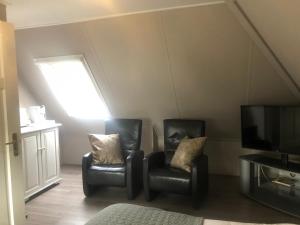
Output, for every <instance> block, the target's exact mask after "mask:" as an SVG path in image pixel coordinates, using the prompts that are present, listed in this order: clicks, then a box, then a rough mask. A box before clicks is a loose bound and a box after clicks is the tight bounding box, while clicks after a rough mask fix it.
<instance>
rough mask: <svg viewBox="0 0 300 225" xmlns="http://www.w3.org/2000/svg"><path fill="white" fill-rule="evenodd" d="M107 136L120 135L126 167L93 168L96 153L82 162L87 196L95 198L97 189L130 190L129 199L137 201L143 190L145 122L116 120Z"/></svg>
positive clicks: (108, 123)
mask: <svg viewBox="0 0 300 225" xmlns="http://www.w3.org/2000/svg"><path fill="white" fill-rule="evenodd" d="M105 134H119V135H120V144H121V150H122V153H123V157H124V162H125V163H124V164H114V165H106V164H103V165H93V164H92V161H93V158H92V153H87V154H86V155H84V156H83V159H82V182H83V191H84V194H85V195H86V196H91V195H92V193H93V191H94V190H95V189H96V188H97V186H119V187H126V188H127V194H128V199H133V198H134V197H135V196H136V195H137V194H138V192H139V191H140V190H141V187H142V169H143V167H142V163H143V157H144V152H143V151H141V150H140V145H141V136H142V121H141V120H137V119H114V120H110V121H107V122H106V126H105Z"/></svg>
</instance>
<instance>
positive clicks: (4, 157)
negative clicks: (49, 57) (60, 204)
mask: <svg viewBox="0 0 300 225" xmlns="http://www.w3.org/2000/svg"><path fill="white" fill-rule="evenodd" d="M0 90H1V91H0V134H1V138H0V152H1V153H0V169H1V171H2V172H1V173H0V182H1V185H0V187H2V186H3V187H4V188H3V187H2V188H3V189H1V190H0V199H1V203H0V205H1V209H0V215H1V219H2V213H3V212H4V214H5V215H4V217H3V218H4V221H3V222H2V221H1V225H2V224H3V225H6V224H9V225H24V224H25V210H24V208H25V207H24V205H25V204H24V177H23V171H22V154H21V151H20V148H21V147H20V141H19V140H20V125H19V102H18V101H19V98H18V82H17V65H16V49H15V38H14V28H13V26H12V25H11V24H9V23H5V22H0ZM9 143H11V144H9ZM3 167H4V168H3ZM2 200H3V201H2ZM7 212H8V213H7ZM7 215H8V219H6V217H7Z"/></svg>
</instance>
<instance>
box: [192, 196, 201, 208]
mask: <svg viewBox="0 0 300 225" xmlns="http://www.w3.org/2000/svg"><path fill="white" fill-rule="evenodd" d="M192 198H193V199H192V203H193V208H194V209H198V208H199V205H200V199H199V196H198V195H193V196H192Z"/></svg>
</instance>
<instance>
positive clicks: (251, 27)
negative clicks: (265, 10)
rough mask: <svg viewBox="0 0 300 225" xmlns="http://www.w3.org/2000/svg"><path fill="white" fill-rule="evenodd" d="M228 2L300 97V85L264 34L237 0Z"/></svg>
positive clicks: (290, 87) (259, 46) (288, 84)
mask: <svg viewBox="0 0 300 225" xmlns="http://www.w3.org/2000/svg"><path fill="white" fill-rule="evenodd" d="M226 3H227V5H228V7H229V8H230V10H231V11H232V12H233V14H234V15H235V17H236V18H237V19H238V21H239V22H240V24H241V25H242V26H243V27H244V29H245V30H246V32H247V33H248V34H249V36H250V37H251V39H252V40H253V41H254V43H255V44H256V45H257V46H258V48H259V49H260V50H261V51H262V53H263V54H264V55H265V56H266V57H267V59H268V60H269V62H270V63H271V65H272V66H273V68H274V69H275V70H276V71H277V73H278V75H279V76H280V77H281V79H282V80H284V82H285V83H286V84H287V86H288V87H289V89H290V90H291V91H292V93H293V94H294V95H295V96H296V97H297V98H298V99H300V87H299V86H298V84H297V83H296V81H295V80H294V79H293V77H292V75H291V74H290V73H289V71H288V69H287V68H286V67H285V66H284V65H283V64H282V62H281V61H280V59H279V58H278V57H277V55H276V54H275V52H274V51H273V50H272V48H271V47H270V46H269V45H268V43H267V42H266V40H265V39H264V38H263V36H262V35H261V34H260V33H259V31H258V30H257V28H256V27H255V26H254V24H253V23H252V21H251V20H250V18H249V17H248V16H247V14H246V12H245V11H244V10H243V8H242V7H241V6H240V4H239V3H238V1H237V0H226Z"/></svg>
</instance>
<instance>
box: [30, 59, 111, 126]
mask: <svg viewBox="0 0 300 225" xmlns="http://www.w3.org/2000/svg"><path fill="white" fill-rule="evenodd" d="M35 62H36V64H37V65H38V67H39V69H40V70H41V72H42V74H43V76H44V78H45V79H46V81H47V83H48V85H49V87H50V89H51V91H52V93H53V94H54V96H55V97H56V99H57V100H58V102H59V103H60V104H61V106H62V107H63V108H64V110H65V111H66V112H67V114H68V115H69V116H70V117H75V118H80V119H103V120H105V119H109V117H110V114H109V111H108V109H107V106H106V104H105V102H104V100H103V97H102V95H101V93H100V91H99V89H98V86H97V84H96V82H95V79H94V77H93V75H92V73H91V71H90V69H89V67H88V65H87V63H86V61H85V59H84V57H83V56H81V55H75V56H62V57H52V58H43V59H36V60H35Z"/></svg>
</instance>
